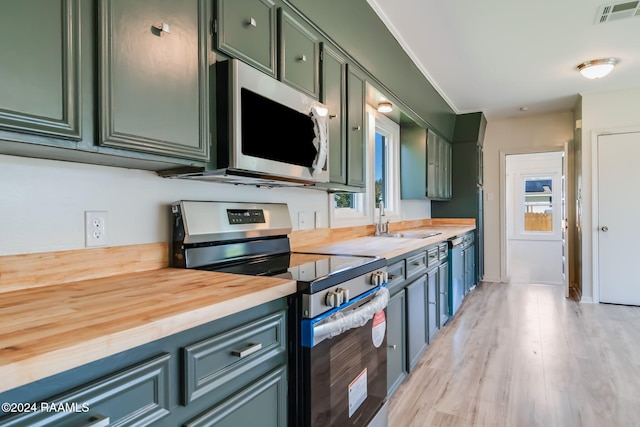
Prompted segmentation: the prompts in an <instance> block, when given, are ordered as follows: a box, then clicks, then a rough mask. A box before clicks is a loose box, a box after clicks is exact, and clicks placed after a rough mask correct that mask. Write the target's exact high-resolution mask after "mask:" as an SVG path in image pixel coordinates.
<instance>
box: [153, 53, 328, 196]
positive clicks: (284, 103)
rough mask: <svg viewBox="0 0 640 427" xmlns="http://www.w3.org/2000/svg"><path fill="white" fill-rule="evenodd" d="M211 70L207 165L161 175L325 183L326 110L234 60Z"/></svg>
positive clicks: (271, 182)
mask: <svg viewBox="0 0 640 427" xmlns="http://www.w3.org/2000/svg"><path fill="white" fill-rule="evenodd" d="M214 70H215V73H213V74H212V76H213V77H214V79H215V86H214V85H213V84H212V86H214V87H215V93H214V94H212V101H213V100H215V102H212V103H211V107H212V108H211V110H212V111H211V113H212V114H214V115H213V116H212V117H215V120H212V123H211V131H212V134H213V138H212V141H213V143H212V149H211V150H210V152H211V160H210V163H209V165H208V166H207V167H206V168H202V169H198V168H186V170H184V169H183V170H182V171H176V170H174V171H168V173H162V175H164V176H172V177H180V178H190V179H200V180H207V181H224V182H232V183H239V184H256V185H267V186H283V185H284V186H286V185H291V186H296V185H298V186H299V185H313V184H315V183H318V182H327V181H328V180H329V165H328V162H329V160H328V159H329V153H328V150H329V140H328V138H329V135H328V123H327V108H326V106H324V105H323V104H322V103H320V102H318V101H317V100H315V99H313V98H311V97H309V96H308V95H306V94H303V93H302V92H299V91H298V90H296V89H294V88H292V87H290V86H287V85H286V84H284V83H282V82H280V81H278V80H276V79H274V78H273V77H271V76H268V75H266V74H264V73H262V72H261V71H258V70H256V69H254V68H252V67H251V66H249V65H247V64H245V63H242V62H240V61H238V60H235V59H232V60H228V61H221V62H218V63H216V64H215V66H214Z"/></svg>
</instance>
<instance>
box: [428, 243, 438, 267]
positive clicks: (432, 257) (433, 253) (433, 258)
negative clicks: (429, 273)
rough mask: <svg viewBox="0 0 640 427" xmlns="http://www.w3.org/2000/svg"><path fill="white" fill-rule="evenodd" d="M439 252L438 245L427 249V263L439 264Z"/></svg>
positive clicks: (430, 264)
mask: <svg viewBox="0 0 640 427" xmlns="http://www.w3.org/2000/svg"><path fill="white" fill-rule="evenodd" d="M438 254H439V252H438V248H437V247H433V248H429V249H428V250H427V265H428V266H429V267H430V266H432V265H437V264H438V263H439V262H440V258H439V255H438Z"/></svg>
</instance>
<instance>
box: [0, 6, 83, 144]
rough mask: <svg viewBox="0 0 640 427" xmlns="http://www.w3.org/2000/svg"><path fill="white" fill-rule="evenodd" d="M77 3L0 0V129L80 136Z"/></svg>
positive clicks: (78, 23)
mask: <svg viewBox="0 0 640 427" xmlns="http://www.w3.org/2000/svg"><path fill="white" fill-rule="evenodd" d="M79 3H80V2H79V0H2V2H0V79H1V80H2V84H0V129H5V130H11V131H18V132H27V133H34V134H38V135H44V136H51V137H55V138H63V139H71V140H80V139H81V137H82V132H81V125H80V123H81V117H80V116H81V113H80V111H81V108H80V97H81V94H80V10H79V9H80V5H79Z"/></svg>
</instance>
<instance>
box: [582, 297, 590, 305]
mask: <svg viewBox="0 0 640 427" xmlns="http://www.w3.org/2000/svg"><path fill="white" fill-rule="evenodd" d="M580 302H583V303H585V304H593V297H585V296H583V297H582V298H580Z"/></svg>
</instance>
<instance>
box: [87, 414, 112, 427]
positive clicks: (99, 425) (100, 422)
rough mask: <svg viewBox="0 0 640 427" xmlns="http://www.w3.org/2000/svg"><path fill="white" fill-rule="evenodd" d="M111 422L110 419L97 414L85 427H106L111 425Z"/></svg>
mask: <svg viewBox="0 0 640 427" xmlns="http://www.w3.org/2000/svg"><path fill="white" fill-rule="evenodd" d="M110 422H111V420H110V419H109V417H105V416H104V415H100V414H96V415H94V416H92V417H91V418H89V421H88V422H87V424H84V426H83V427H106V426H108V425H109V423H110Z"/></svg>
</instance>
